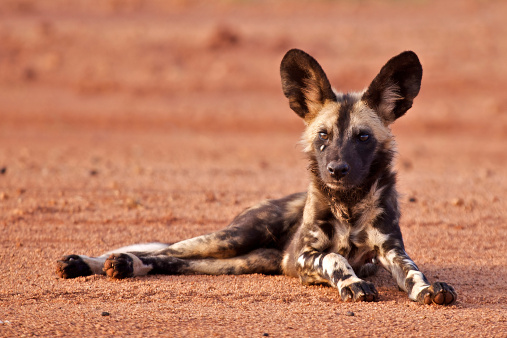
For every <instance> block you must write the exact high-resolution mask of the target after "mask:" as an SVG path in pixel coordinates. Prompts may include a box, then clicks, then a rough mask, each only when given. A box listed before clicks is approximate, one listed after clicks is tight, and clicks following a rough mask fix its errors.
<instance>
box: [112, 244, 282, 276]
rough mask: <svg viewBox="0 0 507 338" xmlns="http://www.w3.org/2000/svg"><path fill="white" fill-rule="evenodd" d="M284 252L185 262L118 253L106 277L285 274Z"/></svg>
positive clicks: (166, 257)
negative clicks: (282, 272)
mask: <svg viewBox="0 0 507 338" xmlns="http://www.w3.org/2000/svg"><path fill="white" fill-rule="evenodd" d="M281 262H282V252H281V251H280V250H278V249H266V248H261V249H256V250H253V251H251V252H249V253H247V254H244V255H241V256H236V257H231V258H201V259H182V258H177V257H173V256H167V255H146V253H141V254H139V253H116V254H112V255H111V256H109V258H108V259H107V260H106V262H105V263H104V271H105V272H106V274H107V275H108V276H109V277H111V278H115V279H122V278H126V277H134V276H143V275H147V274H165V275H175V274H178V275H180V274H185V275H190V274H206V275H224V274H229V275H239V274H248V273H263V274H279V273H281Z"/></svg>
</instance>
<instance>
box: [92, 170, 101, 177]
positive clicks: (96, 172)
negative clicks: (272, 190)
mask: <svg viewBox="0 0 507 338" xmlns="http://www.w3.org/2000/svg"><path fill="white" fill-rule="evenodd" d="M98 174H99V172H98V171H97V170H95V169H92V170H90V176H97V175H98Z"/></svg>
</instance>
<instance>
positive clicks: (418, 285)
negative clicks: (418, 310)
mask: <svg viewBox="0 0 507 338" xmlns="http://www.w3.org/2000/svg"><path fill="white" fill-rule="evenodd" d="M410 277H412V280H413V281H414V283H415V284H414V286H413V287H412V291H411V292H410V294H409V295H408V298H410V299H411V300H414V301H417V296H418V295H419V293H421V291H423V290H424V289H427V288H428V287H429V286H430V285H429V284H427V283H426V282H425V281H424V276H423V274H422V272H421V271H416V270H411V271H409V273H408V274H407V279H408V278H410Z"/></svg>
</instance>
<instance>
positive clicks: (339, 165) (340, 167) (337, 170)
mask: <svg viewBox="0 0 507 338" xmlns="http://www.w3.org/2000/svg"><path fill="white" fill-rule="evenodd" d="M327 171H329V173H330V174H331V176H333V177H334V178H342V177H344V176H347V174H348V173H349V171H350V167H349V165H348V164H347V163H345V162H341V161H340V162H339V161H331V162H329V164H328V165H327Z"/></svg>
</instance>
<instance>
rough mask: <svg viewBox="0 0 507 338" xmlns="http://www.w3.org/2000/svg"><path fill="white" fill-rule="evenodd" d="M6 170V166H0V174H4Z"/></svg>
mask: <svg viewBox="0 0 507 338" xmlns="http://www.w3.org/2000/svg"><path fill="white" fill-rule="evenodd" d="M6 172H7V167H2V168H0V174H2V175H5V173H6Z"/></svg>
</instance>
